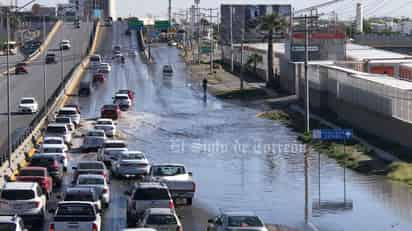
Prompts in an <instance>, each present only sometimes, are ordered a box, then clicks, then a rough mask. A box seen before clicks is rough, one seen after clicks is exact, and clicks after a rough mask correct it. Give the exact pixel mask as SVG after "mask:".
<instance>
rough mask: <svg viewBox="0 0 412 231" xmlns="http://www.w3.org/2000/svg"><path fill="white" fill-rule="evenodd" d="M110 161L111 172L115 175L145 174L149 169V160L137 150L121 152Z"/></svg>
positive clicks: (132, 175) (131, 175)
mask: <svg viewBox="0 0 412 231" xmlns="http://www.w3.org/2000/svg"><path fill="white" fill-rule="evenodd" d="M112 163H113V164H112V172H113V174H114V176H116V177H134V176H145V175H147V174H148V173H149V170H150V165H149V161H148V160H147V158H146V156H145V155H144V153H143V152H139V151H126V152H123V153H121V154H120V155H119V156H118V159H117V160H114V161H113V162H112Z"/></svg>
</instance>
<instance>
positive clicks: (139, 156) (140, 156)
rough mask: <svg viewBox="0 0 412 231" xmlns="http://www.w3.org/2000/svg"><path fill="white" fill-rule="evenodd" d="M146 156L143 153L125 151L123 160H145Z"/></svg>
mask: <svg viewBox="0 0 412 231" xmlns="http://www.w3.org/2000/svg"><path fill="white" fill-rule="evenodd" d="M144 158H145V157H144V155H143V154H142V153H125V154H123V155H122V159H123V160H143V159H144Z"/></svg>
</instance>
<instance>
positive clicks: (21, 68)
mask: <svg viewBox="0 0 412 231" xmlns="http://www.w3.org/2000/svg"><path fill="white" fill-rule="evenodd" d="M15 71H16V75H20V74H27V73H29V72H28V71H27V68H26V67H25V66H20V65H17V66H16V69H15Z"/></svg>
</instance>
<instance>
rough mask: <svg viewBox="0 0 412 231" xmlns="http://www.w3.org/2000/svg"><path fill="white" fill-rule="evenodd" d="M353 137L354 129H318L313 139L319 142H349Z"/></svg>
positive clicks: (313, 133)
mask: <svg viewBox="0 0 412 231" xmlns="http://www.w3.org/2000/svg"><path fill="white" fill-rule="evenodd" d="M352 135H353V131H352V129H317V130H313V132H312V138H313V139H318V140H349V139H351V138H352Z"/></svg>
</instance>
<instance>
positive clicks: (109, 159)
mask: <svg viewBox="0 0 412 231" xmlns="http://www.w3.org/2000/svg"><path fill="white" fill-rule="evenodd" d="M102 150H103V151H101V153H99V154H100V155H101V159H102V160H103V163H104V164H106V166H108V167H111V166H112V165H113V163H114V162H115V161H117V160H118V159H119V156H120V155H122V153H124V152H126V151H127V150H128V149H127V148H104V149H102Z"/></svg>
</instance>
